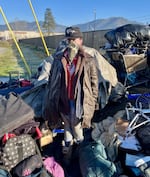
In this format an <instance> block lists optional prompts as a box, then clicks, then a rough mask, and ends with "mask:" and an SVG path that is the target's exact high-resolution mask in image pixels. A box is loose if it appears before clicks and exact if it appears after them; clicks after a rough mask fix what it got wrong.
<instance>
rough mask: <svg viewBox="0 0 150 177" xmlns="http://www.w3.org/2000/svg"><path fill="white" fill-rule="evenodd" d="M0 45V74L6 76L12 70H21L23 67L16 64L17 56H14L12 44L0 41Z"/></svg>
mask: <svg viewBox="0 0 150 177" xmlns="http://www.w3.org/2000/svg"><path fill="white" fill-rule="evenodd" d="M3 44H4V45H3ZM0 47H1V50H0V52H1V57H0V76H8V74H9V72H13V71H19V72H23V69H22V68H20V67H19V65H18V61H17V58H16V57H15V56H14V52H13V50H12V44H9V43H8V42H3V43H2V42H1V44H0Z"/></svg>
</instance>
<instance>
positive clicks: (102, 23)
mask: <svg viewBox="0 0 150 177" xmlns="http://www.w3.org/2000/svg"><path fill="white" fill-rule="evenodd" d="M129 23H138V22H135V21H130V20H128V19H125V18H122V17H111V18H107V19H97V20H94V21H90V22H87V23H83V24H76V25H74V26H78V27H80V29H81V30H82V31H83V32H85V31H93V30H104V29H113V28H116V27H119V26H122V25H125V24H129ZM9 24H10V26H11V28H12V29H13V30H16V31H38V28H37V25H36V22H27V21H15V22H11V23H9ZM39 24H40V26H41V29H42V24H43V22H42V21H40V22H39ZM138 24H140V23H138ZM65 28H66V26H64V25H60V24H56V28H55V30H54V32H64V30H65ZM4 30H7V26H6V25H0V31H4Z"/></svg>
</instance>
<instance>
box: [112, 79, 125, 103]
mask: <svg viewBox="0 0 150 177" xmlns="http://www.w3.org/2000/svg"><path fill="white" fill-rule="evenodd" d="M125 94H126V89H125V87H124V85H123V84H122V83H121V82H118V83H117V84H116V86H115V87H113V88H112V90H111V94H110V96H109V101H110V102H118V101H120V99H121V98H123V97H124V96H125Z"/></svg>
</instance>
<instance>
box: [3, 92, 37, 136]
mask: <svg viewBox="0 0 150 177" xmlns="http://www.w3.org/2000/svg"><path fill="white" fill-rule="evenodd" d="M33 118H34V112H33V110H32V108H31V107H30V106H29V105H27V104H26V103H25V102H24V101H23V99H22V98H21V97H20V96H18V95H16V94H14V93H9V94H8V95H7V96H1V97H0V137H2V136H3V135H4V134H5V133H8V132H11V131H12V130H14V129H16V128H18V127H19V126H21V125H23V124H24V123H26V122H28V121H30V120H32V119H33Z"/></svg>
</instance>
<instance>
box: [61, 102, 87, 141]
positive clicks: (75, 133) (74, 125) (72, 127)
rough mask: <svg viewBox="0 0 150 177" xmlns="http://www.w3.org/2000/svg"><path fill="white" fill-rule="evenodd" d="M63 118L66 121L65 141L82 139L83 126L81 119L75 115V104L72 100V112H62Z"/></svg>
mask: <svg viewBox="0 0 150 177" xmlns="http://www.w3.org/2000/svg"><path fill="white" fill-rule="evenodd" d="M61 116H62V119H63V121H64V140H65V142H70V141H72V140H73V139H75V141H82V140H83V139H84V137H83V128H82V126H81V120H80V119H78V118H77V117H76V116H75V106H74V103H73V102H72V101H70V114H69V115H64V114H62V113H61Z"/></svg>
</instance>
